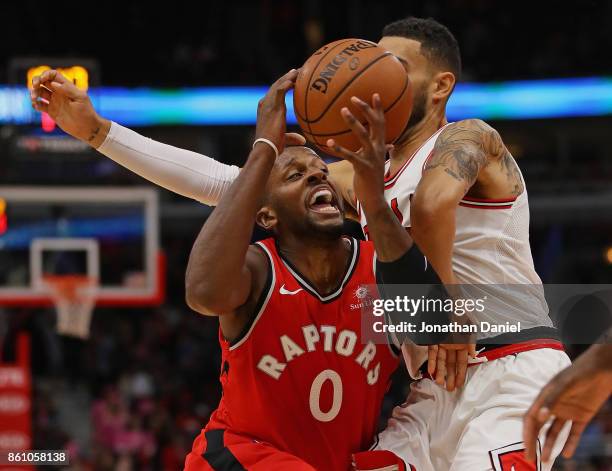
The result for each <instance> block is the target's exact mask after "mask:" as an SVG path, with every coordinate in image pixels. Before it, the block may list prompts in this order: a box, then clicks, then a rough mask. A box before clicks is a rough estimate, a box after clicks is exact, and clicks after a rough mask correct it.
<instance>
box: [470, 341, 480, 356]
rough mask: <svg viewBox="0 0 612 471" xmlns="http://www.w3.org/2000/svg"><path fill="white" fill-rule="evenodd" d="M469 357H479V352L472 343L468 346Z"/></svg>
mask: <svg viewBox="0 0 612 471" xmlns="http://www.w3.org/2000/svg"><path fill="white" fill-rule="evenodd" d="M468 356H469V357H470V358H476V357H477V356H478V352H477V351H476V344H475V343H470V344H469V345H468Z"/></svg>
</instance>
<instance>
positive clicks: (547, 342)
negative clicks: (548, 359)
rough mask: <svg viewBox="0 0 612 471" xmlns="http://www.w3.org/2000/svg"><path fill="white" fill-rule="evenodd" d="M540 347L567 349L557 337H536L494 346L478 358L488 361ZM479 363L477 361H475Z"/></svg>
mask: <svg viewBox="0 0 612 471" xmlns="http://www.w3.org/2000/svg"><path fill="white" fill-rule="evenodd" d="M540 348H552V349H553V350H565V348H564V347H563V344H562V343H561V342H559V341H558V340H555V339H535V340H528V341H527V342H520V343H513V344H510V345H505V346H503V347H498V348H494V349H492V350H489V351H486V350H485V351H484V352H482V353H480V354H479V355H478V356H477V357H476V358H477V359H478V358H486V359H487V361H493V360H497V359H498V358H502V357H505V356H508V355H514V354H515V353H521V352H528V351H531V350H538V349H540ZM475 364H477V363H475Z"/></svg>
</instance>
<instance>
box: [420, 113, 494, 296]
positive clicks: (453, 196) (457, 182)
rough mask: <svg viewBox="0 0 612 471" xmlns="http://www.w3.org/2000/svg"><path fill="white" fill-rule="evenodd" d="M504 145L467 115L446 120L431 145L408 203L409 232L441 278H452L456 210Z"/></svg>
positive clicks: (482, 124) (487, 128)
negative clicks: (445, 124)
mask: <svg viewBox="0 0 612 471" xmlns="http://www.w3.org/2000/svg"><path fill="white" fill-rule="evenodd" d="M504 150H505V147H504V145H503V142H502V141H501V138H500V136H499V134H498V133H497V131H495V130H494V129H493V128H491V127H490V126H489V125H487V124H486V123H484V122H483V121H480V120H477V119H469V120H465V121H459V122H456V123H453V124H450V125H449V126H447V127H446V128H445V129H444V130H443V131H442V133H441V134H440V136H439V137H438V139H437V141H436V144H435V146H434V148H433V151H432V155H431V157H430V158H429V160H428V162H427V164H426V166H425V168H424V170H423V177H422V179H421V181H420V182H419V185H418V186H417V189H416V191H415V194H414V197H413V199H412V202H411V205H410V218H411V225H412V230H411V231H412V232H411V233H412V235H413V237H414V239H415V241H416V242H417V243H418V244H419V247H421V250H423V253H425V256H426V257H427V259H428V260H429V261H430V262H431V264H432V265H433V266H434V268H435V270H436V272H437V273H438V275H440V278H441V279H442V281H443V282H444V283H445V284H452V283H454V282H455V280H454V276H453V271H452V264H451V261H452V253H453V243H454V240H455V213H456V210H457V206H458V205H459V202H460V201H461V199H462V198H463V197H464V196H465V195H466V193H467V192H468V191H469V190H470V189H471V188H472V187H473V186H474V185H475V183H476V182H477V180H478V178H479V175H480V173H481V172H482V170H483V169H484V168H485V167H486V166H487V165H488V163H489V162H490V160H491V159H492V158H495V157H496V156H498V155H499V154H500V153H501V152H502V151H504Z"/></svg>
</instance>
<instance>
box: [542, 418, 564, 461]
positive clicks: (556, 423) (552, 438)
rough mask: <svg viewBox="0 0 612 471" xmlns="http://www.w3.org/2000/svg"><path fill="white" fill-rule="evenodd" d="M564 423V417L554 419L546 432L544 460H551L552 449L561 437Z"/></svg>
mask: <svg viewBox="0 0 612 471" xmlns="http://www.w3.org/2000/svg"><path fill="white" fill-rule="evenodd" d="M564 425H565V420H563V419H555V420H553V423H552V425H551V426H550V428H549V429H548V431H547V432H546V440H545V441H544V448H543V449H542V461H544V462H546V461H548V460H550V455H551V453H552V449H553V447H554V446H555V443H556V442H557V438H558V437H559V432H561V429H562V428H563V426H564Z"/></svg>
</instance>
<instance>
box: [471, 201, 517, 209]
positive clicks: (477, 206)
mask: <svg viewBox="0 0 612 471" xmlns="http://www.w3.org/2000/svg"><path fill="white" fill-rule="evenodd" d="M459 206H463V207H464V208H472V209H510V208H512V205H511V204H504V205H494V206H493V205H484V204H469V203H464V202H463V201H460V202H459Z"/></svg>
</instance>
